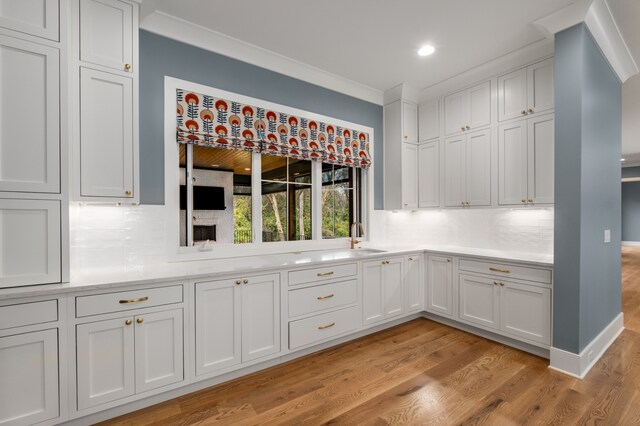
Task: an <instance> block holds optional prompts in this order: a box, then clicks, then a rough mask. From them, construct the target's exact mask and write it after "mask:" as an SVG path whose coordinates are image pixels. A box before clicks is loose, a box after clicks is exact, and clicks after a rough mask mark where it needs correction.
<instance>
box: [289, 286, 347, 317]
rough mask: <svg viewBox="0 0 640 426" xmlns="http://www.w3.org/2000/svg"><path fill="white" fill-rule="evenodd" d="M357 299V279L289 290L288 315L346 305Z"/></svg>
mask: <svg viewBox="0 0 640 426" xmlns="http://www.w3.org/2000/svg"><path fill="white" fill-rule="evenodd" d="M357 301H358V281H357V280H349V281H340V282H337V283H331V284H324V285H318V286H314V287H307V288H301V289H299V290H291V291H290V292H289V317H297V316H300V315H305V314H311V313H313V312H320V311H324V310H327V309H331V308H337V307H340V306H347V305H351V304H354V303H356V302H357Z"/></svg>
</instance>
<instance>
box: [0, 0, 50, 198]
mask: <svg viewBox="0 0 640 426" xmlns="http://www.w3.org/2000/svg"><path fill="white" fill-rule="evenodd" d="M8 3H11V4H12V5H13V4H15V5H17V4H19V3H20V2H17V1H8V0H4V1H2V2H1V3H0V11H3V10H4V7H8V6H7V4H8ZM40 3H42V2H40ZM0 13H1V12H0ZM59 55H60V53H59V50H58V49H56V48H53V47H47V46H43V45H40V44H37V43H31V42H28V41H24V40H20V39H17V38H13V37H6V36H3V35H0V74H1V75H2V79H1V80H0V99H1V101H0V191H10V192H46V193H59V192H60V64H59V62H60V57H59Z"/></svg>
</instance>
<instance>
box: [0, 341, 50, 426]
mask: <svg viewBox="0 0 640 426" xmlns="http://www.w3.org/2000/svg"><path fill="white" fill-rule="evenodd" d="M58 407H59V402H58V330H57V329H50V330H43V331H35V332H29V333H23V334H16V335H11V336H5V337H0V425H28V424H35V423H40V422H44V421H46V420H49V419H53V418H56V417H58V415H59V408H58Z"/></svg>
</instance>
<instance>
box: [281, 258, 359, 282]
mask: <svg viewBox="0 0 640 426" xmlns="http://www.w3.org/2000/svg"><path fill="white" fill-rule="evenodd" d="M357 273H358V266H357V264H355V263H348V264H346V265H327V266H323V267H320V268H313V269H303V270H300V271H291V272H289V285H298V284H305V283H313V282H317V281H324V280H332V279H335V278H345V277H351V276H354V275H356V274H357Z"/></svg>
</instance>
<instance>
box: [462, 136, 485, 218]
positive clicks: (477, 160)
mask: <svg viewBox="0 0 640 426" xmlns="http://www.w3.org/2000/svg"><path fill="white" fill-rule="evenodd" d="M465 156H466V166H465V179H466V185H465V186H466V201H467V202H468V203H469V205H472V206H490V205H491V131H490V130H488V129H487V130H482V131H479V132H475V133H470V134H468V135H467V143H466V146H465Z"/></svg>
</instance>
